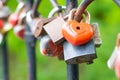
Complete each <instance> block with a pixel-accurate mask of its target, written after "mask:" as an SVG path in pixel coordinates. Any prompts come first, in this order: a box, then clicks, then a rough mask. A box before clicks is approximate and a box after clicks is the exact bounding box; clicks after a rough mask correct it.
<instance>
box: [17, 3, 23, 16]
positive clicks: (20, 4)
mask: <svg viewBox="0 0 120 80" xmlns="http://www.w3.org/2000/svg"><path fill="white" fill-rule="evenodd" d="M24 6H25V4H24V3H23V2H20V3H19V4H18V6H17V8H16V10H15V13H18V14H19V13H20V12H21V10H22V9H23V8H24Z"/></svg>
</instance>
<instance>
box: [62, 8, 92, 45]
mask: <svg viewBox="0 0 120 80" xmlns="http://www.w3.org/2000/svg"><path fill="white" fill-rule="evenodd" d="M74 12H75V10H74V9H73V10H72V11H71V12H70V15H69V19H68V21H67V22H66V23H65V24H64V25H63V27H62V34H63V36H64V38H65V39H66V40H67V41H68V42H70V43H71V44H73V45H75V46H78V45H83V44H85V43H87V42H89V41H90V40H91V39H92V38H93V35H94V29H93V27H92V26H91V25H90V15H89V13H88V12H87V13H86V17H87V18H86V22H83V21H81V22H80V23H79V22H77V21H75V20H73V14H74Z"/></svg>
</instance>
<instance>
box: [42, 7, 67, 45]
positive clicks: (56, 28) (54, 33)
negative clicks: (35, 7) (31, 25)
mask: <svg viewBox="0 0 120 80" xmlns="http://www.w3.org/2000/svg"><path fill="white" fill-rule="evenodd" d="M65 10H66V7H65V6H58V7H55V8H53V9H52V10H51V12H50V13H49V15H48V18H51V17H53V16H55V14H56V13H57V12H59V11H65ZM57 14H58V13H57ZM63 15H64V14H63V13H61V15H60V16H59V17H57V18H56V19H54V20H53V21H51V22H49V23H48V24H47V25H45V26H44V29H45V31H46V32H47V34H48V35H49V36H50V38H51V40H52V41H53V42H54V43H56V44H60V43H61V42H63V36H62V34H61V28H62V25H63V24H64V23H65V21H64V19H63V18H62V16H63Z"/></svg>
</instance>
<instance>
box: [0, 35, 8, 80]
mask: <svg viewBox="0 0 120 80" xmlns="http://www.w3.org/2000/svg"><path fill="white" fill-rule="evenodd" d="M1 53H2V66H3V67H2V68H3V80H9V73H8V53H7V41H6V35H4V42H3V44H2V45H1Z"/></svg>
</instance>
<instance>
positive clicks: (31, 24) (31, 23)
mask: <svg viewBox="0 0 120 80" xmlns="http://www.w3.org/2000/svg"><path fill="white" fill-rule="evenodd" d="M31 14H32V11H29V12H27V15H26V21H27V23H28V25H29V27H30V30H31V32H32V34H34V33H35V30H36V28H37V25H38V23H39V22H40V18H41V17H40V16H39V17H38V18H35V19H33V18H32V16H31Z"/></svg>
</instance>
